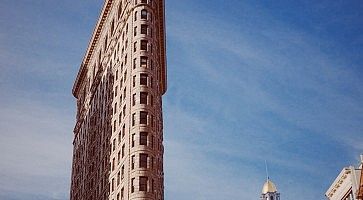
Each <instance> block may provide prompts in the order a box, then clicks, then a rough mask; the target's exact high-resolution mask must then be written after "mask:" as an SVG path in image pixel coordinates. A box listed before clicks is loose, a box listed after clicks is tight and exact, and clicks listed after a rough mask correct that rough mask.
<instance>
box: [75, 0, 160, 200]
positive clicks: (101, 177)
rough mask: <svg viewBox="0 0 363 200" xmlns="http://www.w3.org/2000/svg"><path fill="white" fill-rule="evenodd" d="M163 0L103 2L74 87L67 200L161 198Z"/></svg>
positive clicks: (156, 199)
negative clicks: (75, 107) (74, 100)
mask: <svg viewBox="0 0 363 200" xmlns="http://www.w3.org/2000/svg"><path fill="white" fill-rule="evenodd" d="M164 9H165V8H164V0H105V3H104V6H103V9H102V11H101V14H100V17H99V19H98V22H97V24H96V27H95V29H94V32H93V35H92V38H91V40H90V42H89V46H88V49H87V51H86V54H85V56H84V59H83V61H82V64H81V66H80V69H79V72H78V75H77V78H76V81H75V83H74V86H73V91H72V92H73V95H74V96H75V97H76V99H77V116H76V125H75V128H74V131H73V132H74V140H73V164H72V177H71V179H72V180H71V191H70V199H71V200H93V199H96V200H106V199H110V200H132V199H143V200H144V199H145V200H146V199H147V200H163V199H164V174H163V152H164V147H163V115H162V95H163V94H164V93H165V92H166V56H165V21H164Z"/></svg>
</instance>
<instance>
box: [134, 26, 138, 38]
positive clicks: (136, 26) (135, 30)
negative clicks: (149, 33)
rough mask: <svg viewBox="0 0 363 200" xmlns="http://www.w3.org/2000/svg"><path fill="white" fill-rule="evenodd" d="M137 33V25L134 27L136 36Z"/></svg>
mask: <svg viewBox="0 0 363 200" xmlns="http://www.w3.org/2000/svg"><path fill="white" fill-rule="evenodd" d="M136 35H137V26H135V27H134V36H136Z"/></svg>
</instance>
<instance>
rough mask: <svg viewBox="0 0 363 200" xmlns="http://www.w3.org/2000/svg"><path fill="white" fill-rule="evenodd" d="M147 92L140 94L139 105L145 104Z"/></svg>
mask: <svg viewBox="0 0 363 200" xmlns="http://www.w3.org/2000/svg"><path fill="white" fill-rule="evenodd" d="M147 96H148V94H147V92H141V93H140V104H147Z"/></svg>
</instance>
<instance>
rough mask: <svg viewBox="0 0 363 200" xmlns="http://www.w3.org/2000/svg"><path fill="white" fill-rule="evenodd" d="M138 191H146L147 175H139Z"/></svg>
mask: <svg viewBox="0 0 363 200" xmlns="http://www.w3.org/2000/svg"><path fill="white" fill-rule="evenodd" d="M139 191H147V177H146V176H140V180H139Z"/></svg>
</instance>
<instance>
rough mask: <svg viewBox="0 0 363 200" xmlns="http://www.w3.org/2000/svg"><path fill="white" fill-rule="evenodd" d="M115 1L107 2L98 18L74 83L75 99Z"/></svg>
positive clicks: (73, 92) (108, 0) (109, 0)
mask: <svg viewBox="0 0 363 200" xmlns="http://www.w3.org/2000/svg"><path fill="white" fill-rule="evenodd" d="M112 2H113V0H106V1H105V3H104V5H103V9H102V11H101V13H100V16H99V18H98V21H97V24H96V26H95V28H94V30H93V34H92V37H91V39H90V41H89V43H88V48H87V51H86V53H85V55H84V57H83V61H82V63H81V66H80V68H79V71H78V74H77V77H76V81H75V82H74V85H73V89H72V94H73V96H74V97H76V98H77V94H78V90H79V89H80V88H79V87H80V85H81V83H82V80H83V78H84V77H85V75H86V72H87V66H88V64H89V61H90V59H91V56H92V54H93V52H94V50H95V47H96V45H97V42H98V41H99V39H100V35H101V31H102V28H103V27H104V23H105V21H106V19H107V17H108V14H109V12H110V10H111V5H112Z"/></svg>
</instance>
